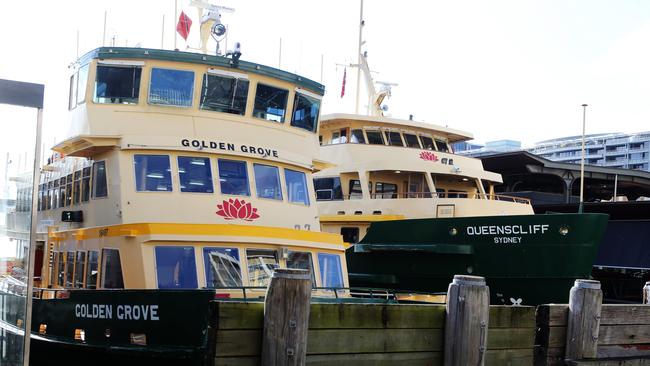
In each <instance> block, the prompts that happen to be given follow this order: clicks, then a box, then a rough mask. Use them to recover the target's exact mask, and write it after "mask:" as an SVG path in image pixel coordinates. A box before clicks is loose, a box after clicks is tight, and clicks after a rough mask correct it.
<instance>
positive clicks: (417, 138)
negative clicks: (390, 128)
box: [402, 132, 422, 149]
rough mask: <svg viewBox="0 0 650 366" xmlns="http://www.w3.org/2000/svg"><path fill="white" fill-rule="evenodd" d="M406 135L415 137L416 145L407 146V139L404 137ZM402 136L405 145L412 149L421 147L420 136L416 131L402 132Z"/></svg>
mask: <svg viewBox="0 0 650 366" xmlns="http://www.w3.org/2000/svg"><path fill="white" fill-rule="evenodd" d="M407 135H408V136H413V137H415V141H416V142H417V146H409V143H408V141H407V139H406V136H407ZM402 138H403V139H404V143H405V144H406V147H410V148H412V149H422V142H421V141H420V138H419V137H418V134H417V133H410V132H402Z"/></svg>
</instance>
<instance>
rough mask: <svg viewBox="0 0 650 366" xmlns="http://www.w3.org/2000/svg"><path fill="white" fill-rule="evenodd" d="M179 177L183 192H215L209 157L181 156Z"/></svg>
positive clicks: (179, 159) (179, 158)
mask: <svg viewBox="0 0 650 366" xmlns="http://www.w3.org/2000/svg"><path fill="white" fill-rule="evenodd" d="M178 177H179V181H180V183H181V192H196V193H213V192H214V188H213V186H212V170H211V169H210V159H209V158H200V157H191V156H179V157H178Z"/></svg>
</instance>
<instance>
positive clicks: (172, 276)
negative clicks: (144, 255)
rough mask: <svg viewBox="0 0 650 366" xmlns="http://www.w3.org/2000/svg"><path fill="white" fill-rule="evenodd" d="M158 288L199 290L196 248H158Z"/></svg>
mask: <svg viewBox="0 0 650 366" xmlns="http://www.w3.org/2000/svg"><path fill="white" fill-rule="evenodd" d="M156 275H157V278H158V288H161V289H165V288H172V289H178V288H198V287H199V284H198V281H197V277H196V260H195V257H194V247H190V246H183V247H180V246H179V247H168V246H164V247H156Z"/></svg>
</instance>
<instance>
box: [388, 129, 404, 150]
mask: <svg viewBox="0 0 650 366" xmlns="http://www.w3.org/2000/svg"><path fill="white" fill-rule="evenodd" d="M386 139H387V140H388V144H389V145H391V146H404V143H403V142H402V137H401V136H400V133H399V132H395V131H386Z"/></svg>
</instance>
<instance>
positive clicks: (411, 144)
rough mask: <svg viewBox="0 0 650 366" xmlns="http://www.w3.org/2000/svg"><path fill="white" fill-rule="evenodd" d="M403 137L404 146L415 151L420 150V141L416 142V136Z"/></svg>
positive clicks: (408, 134) (407, 134)
mask: <svg viewBox="0 0 650 366" xmlns="http://www.w3.org/2000/svg"><path fill="white" fill-rule="evenodd" d="M403 136H404V141H405V142H406V146H408V147H414V148H416V149H419V148H420V141H418V137H417V136H416V135H411V134H410V133H405V134H404V135H403Z"/></svg>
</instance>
